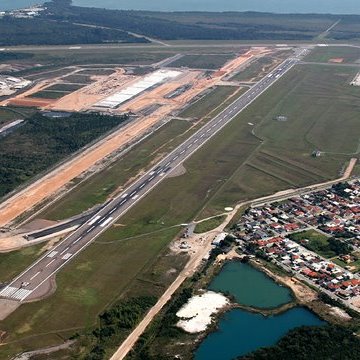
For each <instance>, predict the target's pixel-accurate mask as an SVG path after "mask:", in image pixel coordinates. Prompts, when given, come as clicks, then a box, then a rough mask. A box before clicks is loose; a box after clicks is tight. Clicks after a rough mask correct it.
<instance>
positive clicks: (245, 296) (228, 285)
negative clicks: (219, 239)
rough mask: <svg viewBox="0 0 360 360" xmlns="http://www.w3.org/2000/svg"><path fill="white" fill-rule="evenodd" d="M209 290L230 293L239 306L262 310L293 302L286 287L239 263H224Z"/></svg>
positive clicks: (247, 265)
mask: <svg viewBox="0 0 360 360" xmlns="http://www.w3.org/2000/svg"><path fill="white" fill-rule="evenodd" d="M209 290H213V291H218V292H219V291H220V292H223V293H230V294H231V295H232V296H234V297H235V300H236V301H237V302H238V303H239V304H242V305H246V306H253V307H257V308H262V309H264V308H276V307H279V306H281V305H283V304H286V303H288V302H291V301H292V300H293V297H292V294H291V291H290V290H289V289H288V288H287V287H282V286H280V285H278V284H277V283H276V282H275V281H274V280H272V279H271V278H269V277H268V276H267V275H265V274H264V273H263V272H261V271H260V270H257V269H255V268H254V267H252V266H251V265H249V264H244V263H241V262H240V261H232V262H228V263H226V264H225V265H224V267H223V268H222V269H221V271H220V273H219V274H218V275H217V276H216V277H215V278H214V279H213V281H212V282H211V283H210V285H209Z"/></svg>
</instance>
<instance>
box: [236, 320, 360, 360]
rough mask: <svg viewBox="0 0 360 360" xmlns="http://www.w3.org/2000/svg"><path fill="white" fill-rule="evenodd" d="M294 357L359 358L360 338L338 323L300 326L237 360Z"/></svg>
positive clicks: (300, 359) (320, 359) (273, 359)
mask: <svg viewBox="0 0 360 360" xmlns="http://www.w3.org/2000/svg"><path fill="white" fill-rule="evenodd" d="M290 354H291V359H293V360H303V359H318V360H329V359H334V360H335V359H344V360H345V359H346V360H356V359H359V358H360V339H359V338H358V337H357V336H355V335H354V334H353V331H351V330H350V329H346V328H342V327H338V326H331V325H327V326H320V327H318V326H317V327H313V326H311V327H301V328H297V329H294V330H291V331H290V332H289V333H288V334H287V335H285V336H284V337H283V338H282V339H281V340H280V341H279V342H278V343H277V344H276V345H274V346H271V347H268V348H263V349H259V350H257V351H255V352H253V353H252V354H250V355H245V356H242V357H240V358H238V359H239V360H240V359H241V360H278V359H287V358H289V355H290Z"/></svg>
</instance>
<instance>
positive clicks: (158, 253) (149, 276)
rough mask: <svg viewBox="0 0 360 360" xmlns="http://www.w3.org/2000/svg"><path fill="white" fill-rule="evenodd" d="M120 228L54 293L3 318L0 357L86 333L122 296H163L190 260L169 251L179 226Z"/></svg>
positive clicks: (76, 264) (66, 274) (69, 269)
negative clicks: (135, 231) (144, 231)
mask: <svg viewBox="0 0 360 360" xmlns="http://www.w3.org/2000/svg"><path fill="white" fill-rule="evenodd" d="M116 229H117V228H116V227H114V228H113V229H111V231H109V232H107V233H106V234H103V235H102V236H101V238H100V239H98V240H97V241H96V242H95V243H94V244H92V245H91V246H89V247H88V248H86V249H85V250H84V251H83V252H81V253H80V254H79V255H78V256H77V258H76V259H74V261H72V262H71V263H69V264H68V265H67V266H66V267H65V268H64V270H63V271H61V272H60V273H59V274H58V275H57V278H56V282H57V290H56V292H55V294H53V295H52V296H51V297H49V298H48V299H45V300H43V301H41V302H35V303H29V304H23V305H22V306H21V307H20V308H19V309H17V310H16V312H14V313H13V314H12V315H10V316H9V317H8V318H7V319H6V320H4V321H2V323H1V330H5V331H7V332H8V336H7V341H9V343H8V344H7V345H6V346H1V348H0V357H1V358H7V356H9V354H15V353H18V352H21V351H22V350H25V349H26V350H28V349H33V348H38V347H41V346H43V345H51V344H57V343H59V337H60V338H67V337H70V336H73V335H74V334H75V333H76V332H77V333H79V334H85V335H86V334H88V333H89V331H92V330H93V329H94V327H97V326H98V324H97V319H98V315H99V314H101V313H103V312H104V311H105V310H106V309H111V305H112V304H114V303H115V304H116V303H117V301H118V299H119V298H120V297H121V298H122V299H124V301H126V300H127V299H131V298H134V297H143V296H151V297H154V296H155V297H158V296H160V295H161V294H162V293H163V292H164V291H165V289H166V287H167V286H169V284H170V283H171V282H172V281H173V280H174V279H175V278H176V276H177V274H178V272H179V270H180V269H182V268H183V266H184V263H185V261H187V257H186V256H183V255H182V256H180V255H173V254H171V253H169V252H168V251H167V246H168V244H169V242H170V241H171V239H172V238H173V237H174V236H175V235H176V233H177V232H178V230H179V229H178V228H170V229H165V230H164V231H160V232H157V233H153V234H148V235H143V236H139V237H136V238H132V239H126V238H124V237H122V236H119V235H117V233H116ZM29 336H30V337H29ZM12 341H14V342H12ZM79 345H80V347H81V343H80V344H79ZM87 350H89V349H87Z"/></svg>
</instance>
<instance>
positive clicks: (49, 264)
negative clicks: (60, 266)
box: [45, 259, 56, 267]
mask: <svg viewBox="0 0 360 360" xmlns="http://www.w3.org/2000/svg"><path fill="white" fill-rule="evenodd" d="M55 260H56V259H52V260H51V261H50V262H49V263H48V264H47V265H46V266H45V267H48V266H50V265H51V264H52V263H53V262H54V261H55Z"/></svg>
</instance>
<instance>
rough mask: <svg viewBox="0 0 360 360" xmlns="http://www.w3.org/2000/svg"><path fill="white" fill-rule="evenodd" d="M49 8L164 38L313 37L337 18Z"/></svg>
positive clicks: (52, 13) (70, 17)
mask: <svg viewBox="0 0 360 360" xmlns="http://www.w3.org/2000/svg"><path fill="white" fill-rule="evenodd" d="M48 7H49V11H48V12H47V13H46V14H45V15H43V16H45V17H46V18H50V19H52V20H58V21H64V20H66V21H69V22H70V23H79V22H81V23H86V24H92V25H99V26H106V27H110V28H116V29H121V30H124V31H130V32H135V33H139V34H144V35H146V36H150V37H154V38H159V39H164V40H180V39H189V40H195V39H202V40H278V39H282V40H285V39H286V40H311V39H313V38H315V37H316V36H318V35H319V34H320V33H322V32H323V31H325V30H326V29H327V28H328V27H330V25H331V24H332V23H334V22H335V21H336V20H337V18H336V17H335V16H331V15H285V14H284V15H275V14H263V13H255V12H244V13H237V12H227V13H210V14H209V13H206V12H193V13H192V12H177V13H166V12H147V11H118V10H106V9H95V8H86V7H76V6H60V7H59V6H56V5H51V4H48Z"/></svg>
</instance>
